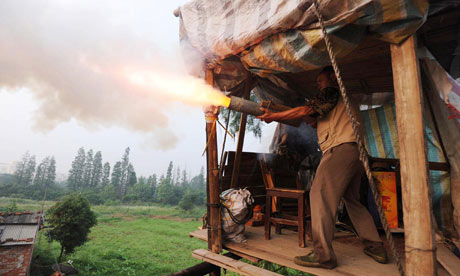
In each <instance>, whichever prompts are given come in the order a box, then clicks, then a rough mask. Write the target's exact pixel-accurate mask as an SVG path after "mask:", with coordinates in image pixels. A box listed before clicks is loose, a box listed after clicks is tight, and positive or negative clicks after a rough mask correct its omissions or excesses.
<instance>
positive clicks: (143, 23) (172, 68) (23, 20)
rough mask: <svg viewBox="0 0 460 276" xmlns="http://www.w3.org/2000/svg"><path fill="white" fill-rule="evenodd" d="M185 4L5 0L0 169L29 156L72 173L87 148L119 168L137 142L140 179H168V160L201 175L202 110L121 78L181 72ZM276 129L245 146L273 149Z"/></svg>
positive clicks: (1, 11)
mask: <svg viewBox="0 0 460 276" xmlns="http://www.w3.org/2000/svg"><path fill="white" fill-rule="evenodd" d="M185 2H187V1H184V0H182V1H181V0H169V1H163V0H154V1H151V0H145V1H144V0H138V1H122V0H119V1H116V0H110V1H109V0H107V1H90V0H79V1H58V0H54V1H52V0H42V1H33V0H30V1H16V0H2V1H1V2H0V126H1V129H2V131H1V134H0V163H11V162H14V161H16V160H19V159H20V158H21V156H22V155H23V154H24V153H25V152H26V151H29V152H30V153H31V154H34V155H36V157H37V160H38V161H41V160H42V159H43V158H45V157H46V156H48V155H54V156H55V157H56V161H57V170H58V173H67V171H68V170H69V168H70V164H71V162H72V160H73V158H74V157H75V155H76V153H77V150H78V148H79V147H82V146H83V147H84V148H85V149H86V150H88V149H93V150H94V151H99V150H100V151H102V155H103V159H104V161H109V162H110V163H111V164H112V165H113V164H114V162H116V161H118V160H119V159H120V158H121V156H122V154H123V152H124V149H125V148H126V147H128V146H129V147H130V148H131V162H132V163H133V165H134V167H135V169H136V171H137V172H138V174H139V175H150V174H152V173H157V174H161V173H163V172H164V171H165V170H166V167H167V166H168V163H169V161H173V162H174V163H175V164H177V165H178V166H180V167H181V168H187V170H188V171H189V172H191V173H192V174H196V173H198V172H199V169H200V167H201V166H204V165H205V158H204V157H202V156H201V153H202V151H203V149H204V146H205V144H204V141H205V133H204V118H203V114H202V111H201V108H200V107H199V106H196V105H188V104H183V103H180V102H175V101H173V100H172V99H168V98H167V97H166V96H165V95H162V91H155V92H152V95H145V94H143V93H144V92H145V91H142V93H141V92H139V89H136V88H135V87H133V86H132V84H129V83H128V82H127V81H126V80H125V79H124V75H123V74H124V73H123V72H126V70H137V69H139V70H140V69H142V70H152V71H154V72H158V71H161V72H163V71H164V72H168V74H171V72H182V71H181V70H182V66H183V64H182V59H181V55H180V52H179V36H178V27H179V20H178V18H176V17H174V16H173V14H172V12H173V10H174V9H175V8H176V7H178V6H180V5H182V4H183V3H185ZM176 74H177V75H174V77H178V79H179V78H180V77H181V76H180V75H181V74H182V73H176ZM273 129H274V125H270V126H268V127H265V128H264V134H263V137H262V141H259V140H258V139H255V138H253V137H252V134H249V135H247V138H248V139H246V144H245V150H247V151H266V150H267V148H268V144H269V142H270V139H271V134H272V132H273ZM218 135H219V136H218V139H219V142H221V138H222V136H223V131H222V130H221V129H219V130H218ZM220 146H221V145H219V147H220ZM227 148H229V149H232V150H233V149H234V148H235V142H233V141H231V139H230V143H228V144H227Z"/></svg>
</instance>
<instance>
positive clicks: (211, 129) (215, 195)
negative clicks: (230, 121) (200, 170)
mask: <svg viewBox="0 0 460 276" xmlns="http://www.w3.org/2000/svg"><path fill="white" fill-rule="evenodd" d="M205 78H206V83H207V84H209V85H213V84H214V80H213V72H212V70H210V69H208V70H206V76H205ZM205 118H206V139H207V141H206V143H207V149H206V157H207V178H206V179H207V191H208V197H207V202H208V225H209V228H208V248H209V249H210V250H211V251H212V252H214V253H220V252H221V251H222V230H221V227H220V224H221V217H220V207H219V203H220V198H219V194H220V189H219V169H218V165H217V164H218V163H217V162H218V161H217V133H216V120H217V114H214V113H213V112H212V111H209V112H207V113H206V114H205Z"/></svg>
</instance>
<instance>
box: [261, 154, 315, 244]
mask: <svg viewBox="0 0 460 276" xmlns="http://www.w3.org/2000/svg"><path fill="white" fill-rule="evenodd" d="M259 163H260V168H261V173H262V178H263V180H264V183H265V188H266V191H267V194H266V206H265V239H266V240H269V239H270V237H271V226H272V224H273V225H275V226H276V230H277V234H281V225H290V226H296V227H297V231H298V235H299V246H300V247H305V202H306V191H305V189H302V187H300V186H301V185H300V182H299V181H298V178H297V174H296V173H293V172H291V173H290V175H289V172H286V171H284V172H282V173H283V174H284V176H285V177H287V178H288V179H290V180H291V181H290V182H291V183H289V184H291V185H288V186H294V185H295V186H296V188H290V187H288V188H285V187H276V186H275V176H276V172H275V170H274V169H273V167H272V168H268V166H267V162H266V155H264V158H263V159H262V160H260V161H259ZM282 198H292V199H295V200H296V201H297V216H292V215H285V214H283V213H282V212H281V204H280V201H281V199H282ZM277 210H278V211H279V213H280V216H279V217H273V213H274V212H275V211H277Z"/></svg>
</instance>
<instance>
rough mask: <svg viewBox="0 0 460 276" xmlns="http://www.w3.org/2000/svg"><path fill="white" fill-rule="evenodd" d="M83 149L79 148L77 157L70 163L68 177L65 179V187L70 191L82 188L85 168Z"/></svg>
mask: <svg viewBox="0 0 460 276" xmlns="http://www.w3.org/2000/svg"><path fill="white" fill-rule="evenodd" d="M85 159H86V156H85V149H84V148H79V149H78V153H77V156H76V157H75V159H74V161H72V167H71V168H70V170H69V176H68V178H67V186H68V187H69V188H70V189H71V190H74V191H75V190H77V189H81V188H82V184H83V177H84V170H85V169H84V168H85Z"/></svg>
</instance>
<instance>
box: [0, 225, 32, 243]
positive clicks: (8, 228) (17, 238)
mask: <svg viewBox="0 0 460 276" xmlns="http://www.w3.org/2000/svg"><path fill="white" fill-rule="evenodd" d="M37 231H38V224H37V225H0V232H2V234H1V238H0V246H7V245H23V244H32V243H34V240H35V235H36V234H37Z"/></svg>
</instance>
